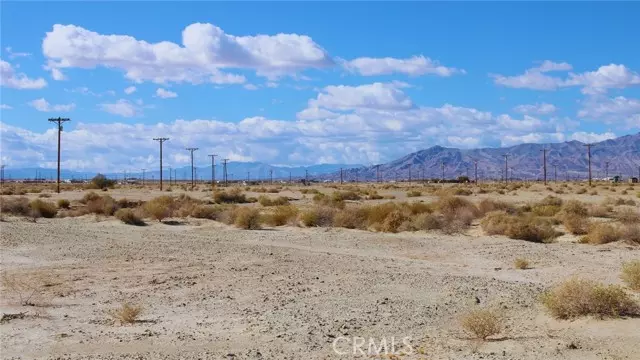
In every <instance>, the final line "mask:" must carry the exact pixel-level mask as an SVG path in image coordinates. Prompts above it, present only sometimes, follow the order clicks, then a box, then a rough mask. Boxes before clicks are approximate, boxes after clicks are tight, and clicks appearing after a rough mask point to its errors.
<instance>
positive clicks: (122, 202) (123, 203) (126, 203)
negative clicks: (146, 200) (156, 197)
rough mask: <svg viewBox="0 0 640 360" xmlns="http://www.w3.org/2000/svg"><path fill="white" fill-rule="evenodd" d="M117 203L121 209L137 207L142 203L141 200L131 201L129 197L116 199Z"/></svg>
mask: <svg viewBox="0 0 640 360" xmlns="http://www.w3.org/2000/svg"><path fill="white" fill-rule="evenodd" d="M116 204H117V206H118V208H119V209H122V208H136V207H138V206H140V205H142V202H141V201H131V200H129V199H127V198H122V199H118V201H116Z"/></svg>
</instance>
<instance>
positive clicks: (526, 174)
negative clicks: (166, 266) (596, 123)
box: [5, 133, 640, 181]
mask: <svg viewBox="0 0 640 360" xmlns="http://www.w3.org/2000/svg"><path fill="white" fill-rule="evenodd" d="M586 145H587V144H585V143H582V142H580V141H568V142H563V143H549V144H520V145H515V146H511V147H504V148H482V149H457V148H446V147H442V146H433V147H430V148H428V149H425V150H420V151H417V152H414V153H411V154H408V155H406V156H403V157H401V158H399V159H396V160H393V161H391V162H388V163H384V164H378V165H372V166H363V165H358V164H355V165H354V164H319V165H313V166H306V167H303V166H299V167H287V166H272V165H269V164H265V163H261V162H229V163H228V165H227V173H228V174H229V179H230V180H233V179H246V178H247V176H249V178H250V179H251V180H258V179H269V178H270V171H273V178H274V179H288V178H289V176H291V177H292V178H298V179H300V178H304V177H305V176H306V174H307V173H308V176H309V178H311V179H319V180H339V179H340V176H341V172H340V169H343V171H342V178H343V180H344V181H363V180H368V181H371V180H375V179H376V178H377V176H379V177H380V178H381V179H382V180H385V181H389V180H409V179H423V178H425V179H440V178H442V177H443V176H444V178H445V179H454V178H457V177H459V176H463V175H466V176H468V177H469V178H470V179H474V176H475V164H476V162H477V168H478V178H479V179H503V178H504V172H505V155H507V158H506V167H507V172H508V175H507V176H508V177H509V178H511V179H528V180H539V179H542V178H543V149H546V160H547V178H548V179H550V180H553V179H555V178H556V177H557V179H573V180H575V179H585V178H587V175H588V155H587V154H588V152H587V146H586ZM443 164H444V166H443ZM591 166H592V176H593V177H594V178H604V177H606V176H614V175H621V176H622V177H629V176H640V133H637V134H633V135H626V136H622V137H619V138H615V139H610V140H605V141H602V142H597V143H592V144H591ZM172 171H173V175H172V177H174V176H177V178H178V179H179V180H188V179H190V178H191V173H190V167H188V166H184V167H180V168H176V169H172ZM443 171H444V173H443ZM95 174H96V173H95V172H86V171H85V172H82V171H69V170H64V169H63V170H62V171H61V178H62V179H90V178H92V177H93V176H95ZM105 175H106V176H107V177H109V178H112V179H122V178H123V177H124V175H125V174H124V173H123V172H120V173H107V174H105ZM168 175H169V169H168V168H167V167H165V172H164V175H163V176H164V177H165V178H166V179H168V178H169V176H168ZM36 176H38V177H39V178H42V179H55V177H56V170H55V169H44V168H22V169H11V168H6V169H5V178H6V179H33V178H35V177H36ZM126 176H127V178H142V176H143V174H142V172H133V173H131V172H130V173H127V174H126ZM145 176H146V178H147V179H158V178H159V176H160V172H159V171H158V170H155V171H154V170H151V169H149V170H148V171H146V173H145ZM196 177H197V178H198V179H201V180H210V179H211V166H208V167H198V168H196ZM216 179H218V180H220V179H222V165H221V164H216Z"/></svg>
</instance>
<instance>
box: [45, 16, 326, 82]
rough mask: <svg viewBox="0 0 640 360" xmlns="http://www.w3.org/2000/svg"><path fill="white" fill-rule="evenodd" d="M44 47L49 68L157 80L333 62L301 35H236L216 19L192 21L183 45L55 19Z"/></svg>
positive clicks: (276, 72) (285, 71)
mask: <svg viewBox="0 0 640 360" xmlns="http://www.w3.org/2000/svg"><path fill="white" fill-rule="evenodd" d="M42 50H43V53H44V56H45V57H46V58H47V59H48V62H47V66H49V67H50V68H56V69H63V68H83V69H93V68H96V67H98V66H103V67H108V68H117V69H121V70H122V71H124V72H125V76H126V77H127V78H128V79H131V80H134V81H137V82H142V81H152V82H155V83H167V82H188V83H194V84H197V83H203V82H211V83H215V84H238V83H243V82H245V81H246V79H245V78H244V76H242V75H237V74H231V73H225V72H223V71H221V70H223V69H250V70H254V71H256V72H257V74H258V75H263V76H267V77H272V76H276V77H277V76H281V75H289V74H295V73H296V72H299V71H302V70H305V69H308V68H322V67H326V66H331V65H333V60H332V59H331V58H330V57H329V55H328V54H327V53H326V51H325V50H324V49H323V48H322V47H320V46H319V45H318V44H316V43H315V42H314V41H313V40H312V39H311V38H310V37H309V36H305V35H298V34H282V33H281V34H277V35H255V36H235V35H230V34H227V33H225V32H224V31H223V30H222V29H221V28H219V27H217V26H215V25H212V24H203V23H194V24H191V25H188V26H187V27H186V28H185V29H184V30H183V32H182V44H176V43H173V42H169V41H161V42H157V43H149V42H147V41H144V40H138V39H136V38H134V37H132V36H128V35H104V34H99V33H97V32H93V31H90V30H87V29H85V28H82V27H80V26H76V25H61V24H55V25H54V26H53V29H52V30H51V31H50V32H47V34H46V36H45V38H44V40H43V42H42Z"/></svg>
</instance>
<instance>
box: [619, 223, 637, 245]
mask: <svg viewBox="0 0 640 360" xmlns="http://www.w3.org/2000/svg"><path fill="white" fill-rule="evenodd" d="M620 235H621V236H622V238H623V239H625V240H628V241H631V242H632V243H636V244H638V245H640V224H629V225H626V226H623V227H622V229H621V230H620Z"/></svg>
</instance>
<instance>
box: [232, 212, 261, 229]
mask: <svg viewBox="0 0 640 360" xmlns="http://www.w3.org/2000/svg"><path fill="white" fill-rule="evenodd" d="M234 218H235V220H234V222H233V224H234V225H235V226H236V227H237V228H240V229H245V230H258V229H260V228H261V226H260V223H261V221H260V211H258V209H253V208H248V207H237V208H236V209H235V215H234Z"/></svg>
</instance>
